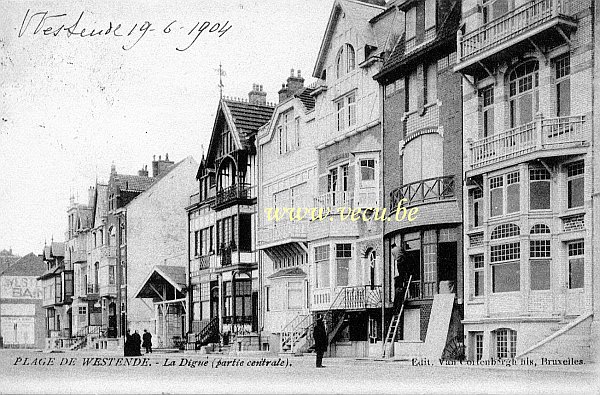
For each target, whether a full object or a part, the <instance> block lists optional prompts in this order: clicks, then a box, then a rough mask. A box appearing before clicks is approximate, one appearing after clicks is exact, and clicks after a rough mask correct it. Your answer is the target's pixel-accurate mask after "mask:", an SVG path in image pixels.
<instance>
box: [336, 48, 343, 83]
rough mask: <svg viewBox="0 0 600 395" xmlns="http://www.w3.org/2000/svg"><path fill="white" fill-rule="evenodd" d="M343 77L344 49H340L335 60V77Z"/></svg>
mask: <svg viewBox="0 0 600 395" xmlns="http://www.w3.org/2000/svg"><path fill="white" fill-rule="evenodd" d="M342 75H344V47H342V48H340V50H339V51H338V55H337V58H336V59H335V76H336V78H340V77H341V76H342Z"/></svg>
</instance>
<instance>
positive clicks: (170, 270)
mask: <svg viewBox="0 0 600 395" xmlns="http://www.w3.org/2000/svg"><path fill="white" fill-rule="evenodd" d="M155 268H156V269H159V270H160V272H162V273H164V275H165V276H168V277H169V278H170V279H171V280H173V281H174V282H175V283H177V284H179V285H181V286H184V285H186V283H187V281H186V278H185V277H186V276H185V267H183V266H166V265H157V266H155Z"/></svg>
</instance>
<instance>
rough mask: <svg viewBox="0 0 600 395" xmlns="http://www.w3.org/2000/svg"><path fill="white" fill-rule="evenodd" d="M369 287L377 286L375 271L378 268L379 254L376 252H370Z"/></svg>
mask: <svg viewBox="0 0 600 395" xmlns="http://www.w3.org/2000/svg"><path fill="white" fill-rule="evenodd" d="M368 257H369V285H371V287H373V286H374V285H375V270H376V266H377V253H376V252H375V250H371V252H369V255H368Z"/></svg>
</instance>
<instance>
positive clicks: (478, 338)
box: [473, 332, 483, 361]
mask: <svg viewBox="0 0 600 395" xmlns="http://www.w3.org/2000/svg"><path fill="white" fill-rule="evenodd" d="M473 339H474V343H475V361H481V359H482V358H483V332H475V333H474V335H473Z"/></svg>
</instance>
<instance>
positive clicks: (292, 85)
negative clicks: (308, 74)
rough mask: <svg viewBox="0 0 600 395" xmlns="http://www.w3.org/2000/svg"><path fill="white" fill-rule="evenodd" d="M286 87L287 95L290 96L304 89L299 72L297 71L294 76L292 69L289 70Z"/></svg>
mask: <svg viewBox="0 0 600 395" xmlns="http://www.w3.org/2000/svg"><path fill="white" fill-rule="evenodd" d="M287 86H288V94H289V95H290V96H292V95H294V94H296V93H297V92H299V91H301V90H302V89H303V88H304V78H302V75H300V70H298V75H296V76H294V69H292V70H291V72H290V76H289V77H288V79H287Z"/></svg>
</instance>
